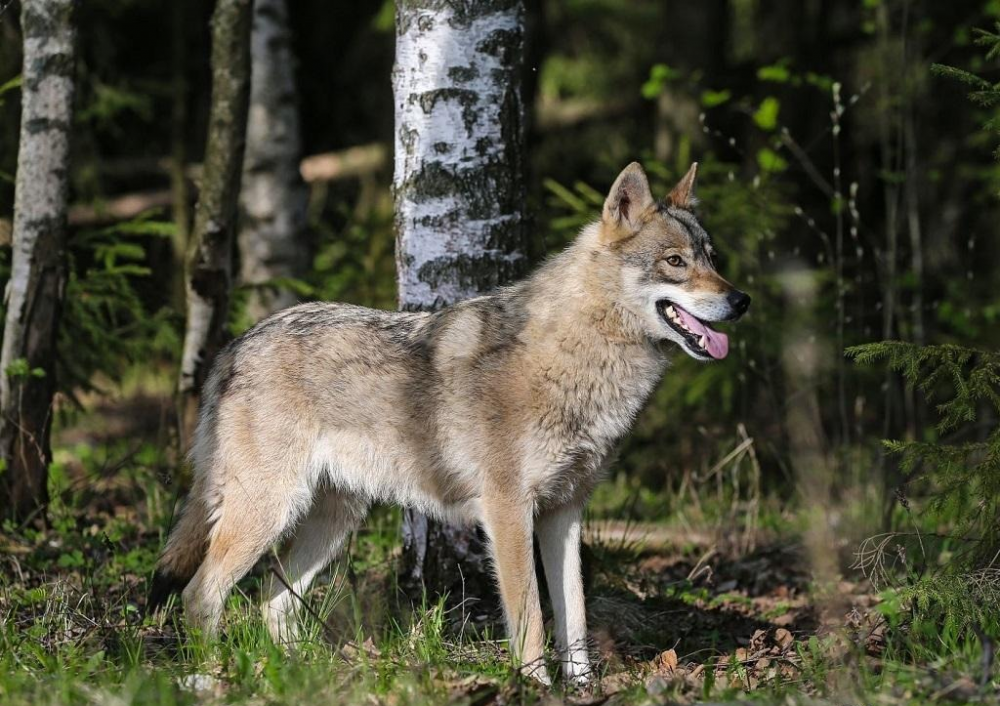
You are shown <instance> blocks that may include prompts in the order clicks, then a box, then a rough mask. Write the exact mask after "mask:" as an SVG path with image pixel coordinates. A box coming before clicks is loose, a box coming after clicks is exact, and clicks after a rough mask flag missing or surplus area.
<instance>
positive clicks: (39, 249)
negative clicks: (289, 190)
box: [0, 0, 76, 519]
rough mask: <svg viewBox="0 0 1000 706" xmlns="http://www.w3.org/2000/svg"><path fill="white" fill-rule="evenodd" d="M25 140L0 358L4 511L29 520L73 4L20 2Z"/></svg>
mask: <svg viewBox="0 0 1000 706" xmlns="http://www.w3.org/2000/svg"><path fill="white" fill-rule="evenodd" d="M21 27H22V31H23V33H24V69H23V73H22V77H23V83H22V97H21V135H20V143H19V147H18V155H17V179H16V184H15V196H14V229H13V259H12V263H11V276H10V282H9V283H8V285H7V293H6V299H7V317H6V322H5V325H4V336H3V347H2V351H0V371H2V374H0V415H2V419H0V456H2V458H3V461H4V462H5V463H6V469H4V470H3V472H2V473H0V509H2V512H3V514H4V515H5V516H6V517H11V518H15V519H25V518H27V517H29V516H30V515H31V514H32V513H34V512H35V511H36V510H39V509H42V508H44V507H45V505H46V503H47V501H48V492H47V487H46V481H47V470H48V463H49V461H50V460H51V457H52V450H51V447H50V444H49V434H50V432H51V428H52V397H53V395H54V394H55V389H56V380H55V378H56V371H55V367H56V338H57V332H58V326H59V313H60V308H61V304H62V297H63V292H64V290H65V285H66V263H65V247H66V212H67V198H68V191H69V143H70V131H71V123H72V118H73V90H74V85H73V84H74V81H73V79H74V76H73V72H74V63H75V62H74V51H75V44H76V30H75V27H74V25H73V2H72V0H24V2H23V3H22V4H21Z"/></svg>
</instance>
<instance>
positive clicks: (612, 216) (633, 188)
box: [601, 162, 653, 243]
mask: <svg viewBox="0 0 1000 706" xmlns="http://www.w3.org/2000/svg"><path fill="white" fill-rule="evenodd" d="M652 205H653V194H652V192H651V191H650V190H649V180H648V179H646V172H644V171H642V167H641V166H639V163H638V162H632V164H630V165H628V166H627V167H625V169H624V170H622V173H621V174H619V175H618V178H617V179H615V183H614V186H612V187H611V191H610V193H608V198H607V200H606V201H605V202H604V213H603V214H602V216H601V220H602V221H603V224H604V228H603V229H602V240H603V241H604V242H606V243H614V242H617V241H619V240H624V239H626V238H631V237H632V236H633V235H635V234H636V233H638V232H639V228H641V227H642V214H643V213H644V212H645V211H646V209H647V208H649V207H650V206H652Z"/></svg>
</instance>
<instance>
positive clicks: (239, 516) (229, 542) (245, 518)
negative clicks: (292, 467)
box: [182, 472, 311, 635]
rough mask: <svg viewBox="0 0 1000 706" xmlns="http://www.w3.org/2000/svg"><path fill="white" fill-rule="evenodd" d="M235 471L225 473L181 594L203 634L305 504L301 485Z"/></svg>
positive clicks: (304, 489) (216, 621)
mask: <svg viewBox="0 0 1000 706" xmlns="http://www.w3.org/2000/svg"><path fill="white" fill-rule="evenodd" d="M240 475H242V478H241V477H240ZM240 475H238V474H237V473H236V472H233V473H230V474H228V477H229V478H230V479H231V480H230V481H229V483H227V484H226V485H227V487H226V489H225V494H224V497H223V499H222V503H221V505H220V507H219V508H218V511H217V514H218V519H217V520H216V521H215V524H214V526H213V527H212V530H211V533H210V535H209V544H208V551H207V552H206V553H205V560H204V561H203V562H202V564H201V566H200V567H199V568H198V571H197V572H196V573H195V575H194V578H192V579H191V582H190V583H189V584H188V585H187V587H186V588H185V589H184V592H183V593H182V599H183V602H184V613H185V616H186V617H187V620H188V623H189V624H191V625H192V626H193V627H197V628H200V629H201V630H202V632H203V633H205V634H207V635H212V634H214V633H215V632H216V630H217V629H218V625H219V620H220V618H221V617H222V611H223V608H224V606H225V601H226V597H227V596H228V595H229V592H230V591H231V590H232V589H233V587H234V586H235V585H236V583H237V582H238V581H239V580H240V579H242V578H243V577H244V576H245V575H246V574H247V572H249V571H250V569H252V568H253V566H254V564H256V563H257V560H258V559H259V558H260V557H261V555H262V554H263V553H264V552H265V551H267V549H268V548H269V547H270V546H271V545H273V544H274V543H275V542H277V541H278V540H279V539H280V538H281V536H282V535H283V534H284V533H285V531H286V530H287V529H288V527H289V526H291V524H292V523H293V522H294V521H295V520H296V518H297V517H298V516H299V514H300V513H301V510H302V508H303V507H307V506H308V500H309V496H310V494H311V491H310V490H309V489H308V488H307V487H303V486H292V487H287V486H286V487H275V485H274V484H269V483H266V482H259V481H257V479H256V478H252V479H247V475H245V474H240ZM272 477H273V476H272Z"/></svg>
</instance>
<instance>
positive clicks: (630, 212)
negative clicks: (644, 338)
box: [600, 162, 750, 360]
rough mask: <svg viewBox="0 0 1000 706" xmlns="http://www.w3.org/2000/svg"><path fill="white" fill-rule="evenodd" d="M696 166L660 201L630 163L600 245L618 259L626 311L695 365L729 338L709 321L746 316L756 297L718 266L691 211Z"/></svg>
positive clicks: (607, 209) (719, 354) (614, 192)
mask: <svg viewBox="0 0 1000 706" xmlns="http://www.w3.org/2000/svg"><path fill="white" fill-rule="evenodd" d="M697 167H698V165H697V163H695V164H692V165H691V168H690V169H689V170H688V172H687V174H685V175H684V177H683V178H682V179H681V180H680V181H679V182H678V183H677V186H675V187H674V188H673V190H672V191H671V192H670V193H669V194H667V197H666V198H665V199H664V200H663V201H656V200H655V199H654V198H653V195H652V193H651V192H650V189H649V181H648V180H647V179H646V174H645V172H643V170H642V167H641V166H639V164H638V163H637V162H633V163H632V164H630V165H628V166H627V167H626V168H625V170H624V171H622V173H621V174H619V175H618V178H617V179H616V180H615V183H614V186H612V187H611V191H610V193H609V194H608V198H607V200H606V201H605V203H604V212H603V214H602V215H601V223H600V241H601V246H602V247H604V248H606V249H607V250H608V251H609V252H610V253H612V254H614V256H615V257H616V258H617V259H618V261H619V264H620V267H621V272H622V291H623V294H624V299H625V302H624V303H625V306H627V307H628V308H629V309H630V310H631V311H632V312H633V313H634V314H635V315H636V316H637V317H638V318H639V320H640V321H641V322H642V326H643V327H644V328H645V330H646V332H647V334H648V335H649V336H650V337H651V338H652V339H654V340H657V341H662V340H671V341H673V342H675V343H676V344H677V345H679V346H680V347H681V348H682V349H683V350H684V352H685V353H687V354H688V355H689V356H691V357H692V358H695V359H696V360H711V359H713V358H714V359H722V358H725V357H726V355H727V353H728V352H729V338H728V337H727V336H726V334H724V333H720V332H718V331H715V330H713V329H712V328H711V327H709V326H708V322H712V321H734V320H736V319H738V318H740V317H741V316H742V315H743V314H744V313H746V311H747V309H748V308H749V307H750V297H749V296H748V295H747V294H746V293H744V292H741V291H740V290H738V289H736V288H735V287H734V286H733V285H731V284H730V283H729V282H727V281H726V280H725V279H723V278H722V276H721V275H720V274H719V273H718V272H716V270H715V266H714V265H713V263H712V258H713V254H714V251H713V248H712V242H711V240H710V239H709V237H708V234H707V233H706V232H705V230H704V229H703V228H702V227H701V224H700V223H699V222H698V219H697V218H696V217H695V215H694V213H693V212H692V210H691V209H692V207H693V206H694V203H695V198H694V182H695V175H696V173H697Z"/></svg>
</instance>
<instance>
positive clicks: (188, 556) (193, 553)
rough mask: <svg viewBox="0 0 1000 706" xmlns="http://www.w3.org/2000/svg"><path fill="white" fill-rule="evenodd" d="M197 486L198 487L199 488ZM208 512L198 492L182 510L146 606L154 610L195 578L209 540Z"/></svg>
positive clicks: (158, 568)
mask: <svg viewBox="0 0 1000 706" xmlns="http://www.w3.org/2000/svg"><path fill="white" fill-rule="evenodd" d="M195 490H197V488H195ZM208 530H209V523H208V513H207V510H206V508H205V505H204V503H203V502H202V501H201V499H200V498H199V497H198V495H197V493H196V492H194V491H192V493H191V497H190V498H189V499H188V502H187V503H186V504H185V506H184V509H183V510H182V511H181V518H180V520H179V521H178V522H177V524H176V525H175V526H174V528H173V530H172V531H171V532H170V537H169V538H168V539H167V546H166V547H165V548H164V549H163V553H162V554H161V555H160V559H159V561H157V562H156V571H155V572H154V573H153V580H152V582H151V584H150V587H149V597H148V599H147V601H146V610H147V611H148V612H153V611H154V610H156V609H157V608H159V607H161V606H163V604H165V603H166V602H167V599H168V598H169V597H170V596H171V595H173V594H175V593H179V592H180V591H181V590H182V589H183V588H184V587H185V586H186V585H187V584H188V582H189V581H190V580H191V577H193V576H194V574H195V572H196V571H197V570H198V567H199V566H200V565H201V562H202V561H203V560H204V558H205V549H206V544H207V541H208Z"/></svg>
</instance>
